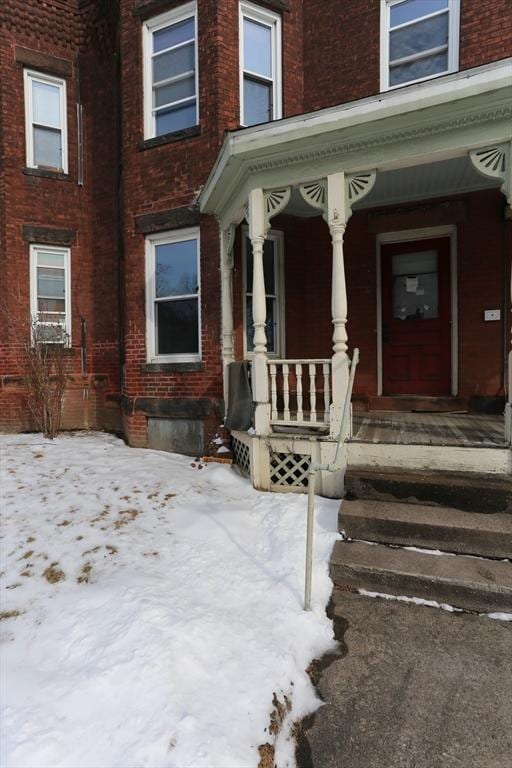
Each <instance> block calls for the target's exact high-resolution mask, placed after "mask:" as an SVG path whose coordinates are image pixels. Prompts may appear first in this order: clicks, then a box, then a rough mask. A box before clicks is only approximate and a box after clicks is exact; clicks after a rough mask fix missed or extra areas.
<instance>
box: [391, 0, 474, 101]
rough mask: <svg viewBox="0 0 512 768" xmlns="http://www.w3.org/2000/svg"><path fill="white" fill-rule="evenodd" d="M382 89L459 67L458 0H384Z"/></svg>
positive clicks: (414, 81) (416, 80)
mask: <svg viewBox="0 0 512 768" xmlns="http://www.w3.org/2000/svg"><path fill="white" fill-rule="evenodd" d="M381 46H382V55H381V89H382V90H387V89H388V88H396V87H398V86H400V85H406V84H408V83H416V82H419V81H421V80H427V79H429V78H431V77H437V76H439V75H445V74H447V73H448V72H454V71H456V70H457V69H458V66H459V0H385V2H384V3H383V4H382V12H381Z"/></svg>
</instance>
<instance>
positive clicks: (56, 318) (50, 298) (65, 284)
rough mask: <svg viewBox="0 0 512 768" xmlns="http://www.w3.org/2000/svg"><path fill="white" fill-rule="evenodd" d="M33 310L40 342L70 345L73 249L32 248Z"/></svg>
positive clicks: (31, 286) (31, 288)
mask: <svg viewBox="0 0 512 768" xmlns="http://www.w3.org/2000/svg"><path fill="white" fill-rule="evenodd" d="M30 311H31V315H32V321H33V323H34V324H35V325H36V329H35V335H36V336H37V339H38V340H39V341H44V342H46V343H48V344H59V343H60V344H62V343H64V344H66V345H68V344H69V343H70V341H71V275H70V252H69V248H54V247H53V246H46V245H31V246H30Z"/></svg>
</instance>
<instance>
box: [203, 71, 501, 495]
mask: <svg viewBox="0 0 512 768" xmlns="http://www.w3.org/2000/svg"><path fill="white" fill-rule="evenodd" d="M491 69H492V70H493V72H492V75H491V72H490V70H491ZM509 73H510V68H509V67H508V69H507V67H505V66H501V68H500V65H494V66H493V67H489V66H487V67H483V68H479V69H477V70H474V71H472V72H469V73H468V72H466V73H464V75H461V74H459V75H454V76H450V77H447V78H440V79H439V80H438V81H433V82H431V83H425V84H423V85H422V86H421V87H419V88H417V89H416V90H415V91H414V92H413V91H411V89H407V88H405V89H402V90H401V91H397V92H394V93H388V94H384V95H382V94H381V96H380V97H379V99H366V100H364V102H356V103H355V104H352V105H347V106H344V107H339V108H337V109H329V110H323V111H322V112H319V113H314V114H313V115H306V116H302V117H301V118H300V119H298V118H290V119H288V120H284V121H282V122H280V123H276V124H270V125H268V126H261V127H256V128H252V129H248V130H246V131H240V132H237V133H235V134H233V135H232V136H230V137H228V139H227V140H226V143H225V145H224V148H223V150H222V151H221V154H220V156H219V160H218V163H217V165H216V167H215V168H214V170H213V172H212V174H211V177H210V180H209V182H208V184H207V185H206V188H205V190H203V192H202V194H201V198H200V202H201V208H202V210H203V212H205V213H214V214H215V215H216V216H217V218H218V219H219V222H220V227H221V255H222V261H221V270H222V289H223V290H222V323H223V361H224V369H225V380H224V387H225V400H226V403H227V404H229V403H230V398H232V397H233V393H230V392H229V387H228V376H227V371H228V369H229V365H230V364H231V363H232V362H234V361H235V360H243V359H246V360H249V361H250V370H251V388H252V400H253V403H254V416H253V422H252V425H251V427H250V428H249V430H247V429H240V430H233V438H234V453H235V458H236V460H237V461H238V463H239V464H241V465H242V466H244V467H245V468H246V469H247V470H248V471H249V472H250V474H251V477H252V480H253V483H254V485H255V486H256V487H259V488H263V489H265V488H266V489H274V490H278V489H285V490H290V488H293V487H297V488H299V489H300V488H303V487H304V486H305V481H306V478H307V471H308V467H309V464H310V462H311V461H317V462H320V463H326V462H330V461H332V458H333V456H334V453H335V449H336V442H337V439H338V436H339V435H340V433H341V435H342V437H343V438H344V439H346V440H347V444H346V445H345V448H344V458H343V462H342V464H343V466H342V467H341V469H340V470H339V471H338V472H336V473H326V472H321V473H319V478H318V487H317V490H318V492H320V493H323V494H325V495H329V496H341V495H342V493H343V476H344V468H345V467H346V465H347V463H355V464H358V463H359V464H361V463H362V464H364V463H365V462H367V463H368V464H372V463H373V462H375V461H377V462H381V461H384V463H387V464H388V466H393V464H392V463H391V464H390V463H389V462H393V461H396V462H397V465H398V466H401V465H402V464H403V462H404V461H406V459H407V457H409V458H410V457H411V456H412V454H414V455H415V459H414V460H415V461H418V462H421V461H423V462H425V461H432V456H431V455H430V454H431V451H429V450H427V451H425V447H429V446H430V448H432V447H433V446H436V447H440V448H443V449H446V457H445V458H446V460H447V461H448V463H450V456H451V457H452V464H453V465H454V466H453V467H452V468H454V469H457V470H460V471H478V469H477V467H478V466H480V467H481V468H482V467H483V468H484V469H485V467H488V468H487V470H485V471H490V472H510V471H511V468H512V466H511V462H510V448H509V446H510V442H511V427H510V412H511V402H510V391H511V387H510V383H509V382H508V381H507V378H506V376H507V371H506V366H505V365H504V360H505V357H506V355H508V354H509V350H510V323H509V319H508V309H509V299H506V300H505V299H504V290H505V283H506V284H508V285H509V286H510V263H509V260H510V255H508V256H507V255H506V251H505V250H504V249H505V248H506V245H503V246H502V249H501V250H500V245H499V244H498V243H502V242H503V243H506V240H503V238H504V237H505V234H504V230H503V228H504V227H510V224H509V223H507V224H505V222H504V219H505V217H506V216H507V215H508V216H510V208H506V206H507V205H508V206H510V202H511V198H512V190H511V187H512V182H511V172H510V154H511V138H512V130H511V127H510V96H511V91H512V83H511V78H510V74H509ZM500 189H501V192H500V191H499V190H500ZM479 210H480V211H481V213H482V225H481V229H482V227H483V230H484V231H483V232H480V236H481V237H482V243H483V244H484V243H488V247H489V252H488V253H485V254H481V255H480V261H481V260H482V258H484V260H485V261H486V262H487V264H488V268H489V269H491V270H493V269H495V268H496V266H499V269H500V275H501V278H502V279H501V282H500V278H498V283H496V281H495V283H496V284H498V285H501V290H500V289H499V288H498V289H496V287H493V288H491V287H490V283H489V285H488V286H487V287H486V286H485V279H483V278H482V277H481V278H480V281H478V279H477V280H476V281H474V280H473V281H471V280H469V279H468V275H471V269H472V267H473V262H474V257H473V255H472V256H471V258H469V257H467V256H466V253H470V251H471V248H470V246H469V245H468V243H469V241H470V240H471V239H472V238H473V235H472V234H471V227H472V226H473V228H474V229H475V231H476V232H477V233H478V221H475V219H474V214H475V212H476V213H478V211H479ZM491 220H492V224H491V223H490V222H491ZM245 222H246V223H245ZM500 227H501V230H503V231H501V230H500ZM498 230H500V232H501V234H499V235H496V232H497V231H498ZM500 238H501V239H500ZM391 246H392V248H391ZM390 248H391V250H390ZM443 248H445V250H446V256H442V255H441V251H442V249H443ZM387 251H389V258H388V256H387V255H386V254H387ZM434 252H435V253H436V254H437V255H436V256H432V254H433V253H434ZM491 252H492V254H493V255H491ZM498 252H499V253H498ZM386 258H388V262H386ZM411 258H412V259H413V260H412V261H411ZM401 259H402V262H401V261H400V260H401ZM428 259H431V260H432V259H437V261H436V262H435V263H436V264H437V265H438V266H437V267H436V268H435V270H434V269H432V268H431V267H429V266H428V264H427V266H425V264H426V260H428ZM442 259H444V261H442ZM493 259H494V260H493ZM507 259H508V260H507ZM466 262H467V263H466ZM387 263H389V265H390V266H389V267H387V266H386V264H387ZM401 263H403V268H402V267H400V264H401ZM429 263H430V262H429ZM441 263H443V264H445V266H446V269H447V270H448V272H449V274H450V276H451V283H450V287H449V288H448V289H446V285H445V283H444V282H443V280H444V279H445V278H444V277H443V274H441V268H440V266H439V265H441ZM396 265H398V267H399V268H397V267H396ZM386 269H388V272H389V274H385V270H386ZM479 269H480V271H481V273H482V275H484V272H485V270H482V268H481V267H480V268H479ZM400 270H401V271H400ZM434 271H435V280H434V278H432V274H433V272H434ZM473 271H474V269H473ZM425 276H427V277H425ZM386 280H388V282H389V283H390V285H391V289H390V290H391V293H390V294H389V295H390V296H391V299H390V302H389V303H390V307H389V308H386V306H385V303H386V294H385V284H386ZM478 282H480V285H481V286H482V288H481V290H487V289H488V297H487V296H486V302H487V301H488V302H489V303H490V305H489V307H488V311H489V312H490V313H491V315H490V317H489V320H487V317H486V318H485V322H489V323H492V322H496V321H497V324H499V328H500V330H499V331H493V333H492V334H489V333H488V334H487V335H485V334H484V336H485V338H486V339H487V338H491V337H492V344H493V345H494V347H493V350H494V351H493V353H492V356H493V360H494V358H496V359H495V362H494V363H492V365H490V367H489V370H488V371H487V370H485V371H484V368H485V365H486V363H485V360H486V359H487V358H486V354H487V353H486V350H485V348H484V344H485V345H487V346H488V342H486V341H484V342H483V337H482V338H479V337H478V329H479V327H480V326H479V324H480V322H481V320H482V319H483V318H481V317H480V315H481V312H480V308H478V310H475V308H474V307H471V306H470V301H469V298H468V297H470V296H471V295H474V294H475V292H476V293H478V291H479V288H478ZM493 285H494V284H493ZM397 286H398V287H397ZM393 291H394V293H393ZM397 291H398V294H397ZM443 291H444V294H443ZM508 295H510V289H509V294H508ZM418 296H421V297H422V299H421V301H419V300H418V298H417V297H418ZM434 297H435V298H434ZM413 300H414V301H413ZM397 301H398V304H400V305H403V306H400V307H399V308H398V309H397V306H398V305H397ZM418 302H419V304H418ZM434 302H435V307H434ZM441 302H444V305H443V306H444V307H445V310H446V312H445V316H444V318H445V321H446V322H445V325H444V326H441V324H440V323H437V325H436V333H437V336H438V337H439V342H438V347H439V351H436V352H435V354H434V353H433V352H432V349H433V343H434V342H432V338H433V337H432V333H431V331H432V328H434V325H435V323H430V326H429V333H430V336H429V337H428V338H427V337H425V338H424V339H423V341H422V343H421V344H419V343H418V341H417V329H419V328H420V322H419V321H422V320H424V319H425V320H437V319H438V318H439V317H441V316H443V311H445V310H442V309H441ZM409 304H410V306H409ZM413 304H414V306H413ZM349 306H350V312H349ZM418 306H419V307H420V308H419V309H418ZM433 307H434V308H433ZM485 308H486V311H487V304H485ZM388 310H389V311H388ZM386 311H388V314H386ZM496 312H497V313H498V314H497V315H496ZM476 313H478V317H477V315H476ZM493 313H494V314H493ZM505 313H507V314H505ZM493 318H496V320H493ZM477 320H478V322H477ZM388 323H390V324H391V325H392V326H393V328H395V327H396V329H397V331H396V333H399V332H402V329H405V328H407V327H409V328H414V331H415V333H416V337H415V339H413V341H414V345H415V347H414V348H415V349H416V350H418V349H419V352H414V353H413V352H411V351H410V350H411V349H412V347H411V343H412V342H411V341H410V339H409V338H408V336H407V334H405V335H404V334H403V333H402V336H401V337H400V339H399V341H398V342H396V343H395V349H394V357H393V356H392V355H390V353H389V346H387V345H389V341H388V340H387V337H386V334H387V333H388V331H389V328H387V327H386V326H387V324H388ZM464 324H465V325H464ZM425 325H426V326H427V325H428V323H427V324H425ZM466 326H467V327H466ZM487 327H489V328H490V327H491V326H486V329H487ZM493 327H494V326H493ZM497 327H498V325H496V328H497ZM393 328H392V331H393ZM393 333H394V331H393ZM504 334H506V336H505V339H506V341H505V339H502V336H504ZM410 335H411V334H409V336H410ZM447 337H448V338H447ZM482 342H483V343H482ZM436 343H437V342H436ZM354 346H357V347H359V348H360V349H361V360H362V362H361V366H360V369H359V372H358V373H357V375H356V384H355V388H354V397H353V402H352V404H351V407H350V408H348V409H345V412H346V413H348V414H349V416H350V418H346V419H345V420H343V412H344V406H345V401H346V398H347V386H348V379H349V370H350V358H351V354H352V353H351V350H352V348H353V347H354ZM491 346H492V345H491ZM420 347H421V349H420ZM479 348H480V349H481V350H482V351H481V353H480V354H481V363H480V368H481V371H480V374H479V373H478V363H477V364H476V365H475V355H476V356H477V357H478V354H479V353H478V350H479ZM404 350H405V351H404ZM422 350H423V351H422ZM414 355H416V356H414ZM509 359H510V358H509ZM471 360H473V364H472V363H471ZM404 361H405V362H404ZM406 370H407V374H405V373H404V371H406ZM510 370H511V366H510V364H509V365H508V374H509V375H510ZM411 371H413V373H411ZM440 372H441V373H440ZM393 377H394V378H393ZM399 380H400V381H401V382H402V383H397V382H399ZM482 382H483V383H482ZM404 397H405V399H406V400H407V399H408V401H409V404H408V406H407V407H405V408H404V409H403V412H402V414H398V415H397V414H395V413H393V411H390V410H388V409H390V408H391V409H395V408H397V407H398V408H400V402H401V403H402V405H403V402H404V400H403V399H402V401H400V398H404ZM415 398H416V399H417V405H419V406H420V405H421V407H419V408H415V407H414V405H415V400H414V399H415ZM411 400H412V404H411ZM489 400H492V401H493V402H492V404H489ZM441 401H443V406H442V407H441ZM397 402H398V406H397ZM425 402H426V403H427V404H426V405H425ZM438 408H439V409H440V410H441V411H468V410H472V411H473V410H475V409H477V410H478V408H480V409H481V410H482V409H483V410H485V409H486V408H487V409H488V408H490V409H491V410H492V409H493V408H494V409H495V410H496V409H498V412H497V413H494V414H488V415H485V414H473V413H471V414H467V415H466V414H455V413H453V414H452V415H450V416H448V415H444V416H436V415H435V414H434V413H431V414H430V415H429V416H428V417H426V416H425V415H424V414H423V413H414V412H413V411H415V410H420V411H421V410H425V409H426V410H430V411H435V410H437V409H438ZM361 411H364V413H363V412H361ZM379 411H381V412H383V413H380V414H379V415H378V412H379ZM352 413H353V416H352ZM459 416H460V417H461V418H459ZM462 417H465V418H466V421H465V422H463V421H462ZM450 419H451V421H450ZM379 420H380V426H378V424H379ZM383 423H384V426H383ZM461 425H463V426H461ZM419 434H422V435H423V437H422V439H421V440H420V441H419V442H417V443H415V442H414V440H413V435H416V437H417V436H418V435H419ZM468 434H471V435H472V438H471V439H470V440H469V442H468V439H467V436H468ZM426 435H427V436H428V437H425V436H426ZM448 436H451V437H450V438H449V439H448ZM376 444H382V445H386V446H388V449H387V451H388V456H387V459H385V460H384V457H383V456H379V454H378V452H377V458H375V445H376ZM389 446H399V447H404V446H407V450H408V454H407V455H405V454H404V453H403V451H400V450H398V451H397V450H396V448H389ZM411 446H415V450H413V451H411ZM454 447H456V448H457V450H456V451H455V452H454V450H453V448H454ZM422 449H423V450H422ZM372 451H373V453H372ZM461 451H466V452H465V453H461ZM475 451H480V453H479V456H478V457H475V456H474V455H470V453H471V452H473V453H474V452H475ZM486 451H493V454H492V455H491V454H488V455H486V454H485V452H486ZM444 452H445V451H444V450H443V451H441V453H444ZM438 455H440V454H439V451H438ZM455 455H456V460H455V458H454V457H455ZM422 457H423V458H422ZM482 461H483V464H482ZM420 466H421V464H420Z"/></svg>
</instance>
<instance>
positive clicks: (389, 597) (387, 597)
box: [357, 589, 462, 613]
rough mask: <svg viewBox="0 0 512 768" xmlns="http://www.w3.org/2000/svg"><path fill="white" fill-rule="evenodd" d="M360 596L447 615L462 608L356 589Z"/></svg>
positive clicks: (421, 598) (418, 598)
mask: <svg viewBox="0 0 512 768" xmlns="http://www.w3.org/2000/svg"><path fill="white" fill-rule="evenodd" d="M357 591H358V593H359V594H360V595H365V596H366V597H382V598H384V600H399V601H400V602H402V603H414V604H415V605H427V606H428V607H429V608H442V609H443V611H448V612H449V613H455V612H457V613H458V612H462V608H454V606H453V605H448V603H438V602H437V600H425V599H424V598H423V597H408V596H407V595H388V594H386V593H385V592H370V591H369V590H367V589H358V590H357Z"/></svg>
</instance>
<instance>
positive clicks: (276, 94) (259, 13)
mask: <svg viewBox="0 0 512 768" xmlns="http://www.w3.org/2000/svg"><path fill="white" fill-rule="evenodd" d="M244 18H248V19H251V20H252V21H256V22H258V23H259V24H264V25H265V26H266V27H270V30H271V46H272V74H273V77H272V78H271V82H272V86H273V87H272V118H271V119H272V120H280V119H281V117H282V114H283V88H282V37H281V34H282V33H281V16H280V15H279V14H278V13H273V12H272V11H269V10H267V9H265V8H261V7H260V6H258V5H255V4H254V3H251V2H247V0H242V2H240V5H239V14H238V34H239V57H240V58H239V66H238V69H239V95H240V125H245V121H244V71H245V69H244ZM247 71H248V72H249V70H247ZM257 77H260V76H259V75H258V76H257ZM261 79H262V80H267V81H268V80H269V79H268V78H263V77H261Z"/></svg>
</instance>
